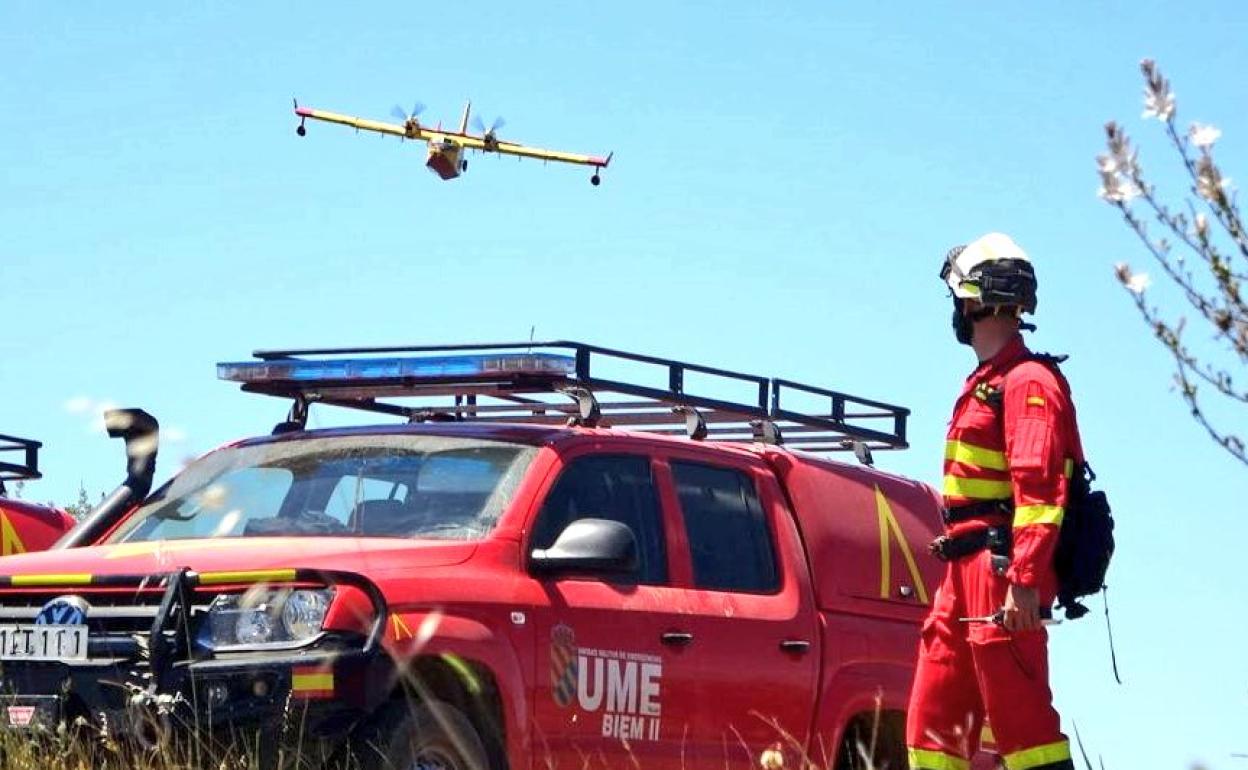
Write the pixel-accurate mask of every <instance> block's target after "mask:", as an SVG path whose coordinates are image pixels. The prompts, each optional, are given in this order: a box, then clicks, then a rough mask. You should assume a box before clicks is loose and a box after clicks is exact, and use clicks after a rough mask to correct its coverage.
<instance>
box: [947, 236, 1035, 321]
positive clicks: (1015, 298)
mask: <svg viewBox="0 0 1248 770" xmlns="http://www.w3.org/2000/svg"><path fill="white" fill-rule="evenodd" d="M940 277H941V279H942V280H944V282H945V283H946V284H948V286H949V290H950V291H952V292H953V296H954V299H955V300H956V299H974V300H979V302H980V303H982V304H983V305H984V306H985V307H987V308H997V307H1006V306H1012V307H1017V308H1019V309H1020V310H1021V311H1022V312H1025V313H1034V312H1036V273H1035V270H1034V269H1032V266H1031V260H1030V259H1029V258H1028V257H1027V253H1026V252H1025V251H1023V250H1022V249H1021V248H1019V247H1018V244H1017V243H1015V242H1014V241H1013V240H1011V239H1010V236H1008V235H1005V234H1003V233H988V234H987V235H985V236H983V237H982V238H980V239H978V240H976V241H972V242H971V243H968V244H967V245H965V246H955V247H954V248H953V249H951V250H950V251H949V253H948V254H947V255H945V264H944V266H943V267H942V268H941V270H940Z"/></svg>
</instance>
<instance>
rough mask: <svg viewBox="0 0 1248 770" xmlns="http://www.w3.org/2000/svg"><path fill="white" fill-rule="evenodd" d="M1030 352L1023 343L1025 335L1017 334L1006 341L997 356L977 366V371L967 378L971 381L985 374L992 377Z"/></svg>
mask: <svg viewBox="0 0 1248 770" xmlns="http://www.w3.org/2000/svg"><path fill="white" fill-rule="evenodd" d="M1028 352H1029V351H1028V350H1027V346H1026V345H1024V344H1023V335H1022V334H1015V335H1014V336H1013V337H1011V338H1010V341H1009V342H1007V343H1005V347H1003V348H1001V349H1000V350H998V351H997V354H996V355H995V356H993V357H992V358H990V359H988V360H987V361H984V362H983V363H981V364H980V365H979V366H978V367H976V368H975V371H973V372H971V374H970V376H969V377H967V378H966V379H967V380H968V381H970V380H973V379H979V378H981V377H985V376H988V377H991V376H992V375H993V374H996V373H998V372H1000V371H1003V370H1005V369H1008V368H1009V367H1010V366H1011V365H1013V364H1014V362H1016V361H1018V359H1020V358H1022V357H1024V356H1026V355H1027V354H1028Z"/></svg>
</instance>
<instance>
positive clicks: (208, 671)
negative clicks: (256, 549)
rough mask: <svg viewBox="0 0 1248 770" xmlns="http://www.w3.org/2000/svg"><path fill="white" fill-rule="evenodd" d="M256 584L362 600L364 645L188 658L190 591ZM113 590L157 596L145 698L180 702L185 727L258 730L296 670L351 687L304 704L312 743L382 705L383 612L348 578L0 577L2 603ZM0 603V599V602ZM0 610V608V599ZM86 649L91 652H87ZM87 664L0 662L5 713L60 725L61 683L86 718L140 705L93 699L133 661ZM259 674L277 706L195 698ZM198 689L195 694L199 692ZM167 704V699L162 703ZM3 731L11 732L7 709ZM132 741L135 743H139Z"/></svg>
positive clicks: (320, 574)
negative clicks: (33, 707)
mask: <svg viewBox="0 0 1248 770" xmlns="http://www.w3.org/2000/svg"><path fill="white" fill-rule="evenodd" d="M261 585H265V586H277V587H280V586H283V585H323V586H335V585H340V586H349V587H352V588H355V589H357V590H359V591H360V592H361V593H363V594H364V595H365V597H367V599H368V601H369V603H370V604H371V606H372V613H373V618H372V621H371V623H370V625H369V626H368V630H367V633H366V634H365V636H364V641H363V644H362V645H360V644H359V642H358V637H355V639H356V641H355V642H353V643H351V644H350V645H348V646H343V645H338V646H337V647H333V648H328V649H326V648H318V647H317V646H315V645H314V644H313V643H311V642H310V643H308V644H305V645H303V646H293V645H292V646H291V647H289V648H282V649H257V650H254V651H248V650H246V648H243V647H238V648H235V649H233V650H231V651H230V652H228V653H222V654H219V655H218V654H213V653H205V654H202V655H199V654H196V651H195V648H194V647H193V644H192V642H191V639H192V638H193V635H194V631H195V629H193V628H192V627H191V623H192V610H193V596H194V595H195V592H196V591H197V590H199V591H200V593H201V595H202V592H203V589H205V588H212V587H215V586H221V587H222V588H224V589H227V590H226V591H223V593H229V592H233V591H230V590H228V589H231V588H234V587H241V586H261ZM118 588H132V589H134V590H135V591H136V593H138V592H142V591H151V590H152V589H153V588H158V589H160V588H163V592H162V593H161V596H160V601H159V603H158V604H157V609H156V612H155V615H154V617H153V619H152V624H151V628H150V631H149V633H148V634H147V643H146V645H145V647H146V651H145V652H144V654H143V655H142V656H141V657H142V658H143V662H142V668H143V669H146V670H145V671H143V672H142V674H143V678H142V681H143V683H144V690H145V692H146V693H147V694H148V695H149V696H151V697H150V698H147V699H146V702H147V703H156V702H159V701H158V698H159V697H160V696H179V695H181V696H183V697H184V698H185V700H184V701H183V703H184V706H183V708H185V707H189V708H191V709H192V710H193V712H194V717H195V718H194V720H193V721H194V724H196V725H202V724H203V722H202V717H203V716H204V715H205V713H207V714H208V715H209V717H210V720H209V724H211V723H212V722H214V721H215V722H216V723H217V724H219V725H220V724H228V725H230V726H231V727H232V728H238V727H240V726H245V725H246V724H248V723H254V724H255V725H256V726H257V727H262V728H263V727H265V726H266V725H267V724H268V723H271V722H272V721H273V719H274V718H275V713H274V711H275V709H276V710H277V711H278V712H280V711H281V710H282V709H283V708H285V707H286V706H287V703H288V699H289V697H290V693H291V688H292V687H293V679H294V673H293V672H294V671H295V669H297V668H306V667H317V666H321V667H322V668H323V670H329V671H333V672H338V673H337V674H336V675H337V676H338V678H339V681H342V680H350V681H349V682H344V684H349V685H350V686H349V687H343V688H339V689H337V690H335V691H334V692H333V697H331V698H329V699H326V700H322V701H316V702H312V701H309V702H307V703H306V704H305V705H306V706H307V707H308V708H309V709H313V710H315V712H316V713H317V714H318V715H320V716H322V717H324V719H323V720H321V721H322V722H323V723H324V724H325V725H327V727H326V729H325V730H324V731H322V732H323V733H324V735H323V736H321V737H324V738H331V739H337V738H341V737H342V734H343V733H344V732H345V731H346V730H347V729H349V727H350V725H351V724H353V723H354V721H355V720H356V719H358V718H361V717H363V716H366V715H367V714H368V713H369V712H370V711H372V709H373V708H374V707H375V706H376V705H377V703H378V702H379V700H380V699H384V697H386V694H387V693H388V691H389V687H388V684H389V682H392V681H393V679H392V677H393V665H392V664H391V663H390V660H389V657H388V656H387V655H385V654H379V653H380V652H381V642H382V638H383V636H384V633H385V629H386V621H387V619H388V614H389V607H388V605H387V603H386V600H385V596H384V595H383V594H382V592H381V589H380V588H378V587H377V585H376V583H374V582H373V581H372V580H370V579H368V578H367V577H364V576H363V575H360V574H358V573H355V572H347V571H342V570H326V569H306V568H303V569H301V568H293V569H260V570H233V571H215V572H208V571H205V572H196V571H194V570H191V569H189V568H182V569H178V570H175V571H172V572H166V573H157V574H147V575H115V574H114V575H94V574H61V575H0V589H6V590H5V592H4V594H9V593H11V591H10V590H8V589H28V590H30V591H38V592H41V593H42V592H51V591H65V592H67V593H72V592H73V591H75V590H80V591H89V590H90V589H118ZM244 590H246V589H244ZM4 594H0V597H2V596H3V595H4ZM149 595H150V594H149ZM0 603H3V600H2V598H0ZM149 606H150V605H149ZM202 622H207V618H206V617H204V619H203V621H202ZM314 641H315V639H314V640H313V642H314ZM357 645H358V646H357ZM88 648H89V649H90V644H89V645H88ZM96 663H98V661H93V660H91V659H88V660H86V661H75V662H73V663H72V664H71V663H70V662H67V661H56V660H52V661H46V660H44V661H36V660H31V661H23V660H21V659H10V660H6V661H4V667H3V673H4V687H5V692H3V693H0V699H2V700H3V702H4V703H8V704H24V703H27V702H29V703H34V704H43V705H39V706H38V708H39V709H43V708H44V707H45V706H46V707H47V708H48V709H49V710H48V712H47V716H48V717H49V718H55V719H56V720H58V721H60V720H64V719H65V718H66V717H67V716H69V714H66V713H65V712H64V711H63V710H62V707H63V706H64V703H65V697H66V695H65V690H64V687H65V684H66V683H69V684H70V685H71V689H76V688H77V686H78V685H81V687H80V691H81V693H86V695H85V696H83V699H84V701H85V703H84V708H85V711H86V712H87V713H86V716H88V717H97V716H99V715H100V714H105V715H108V714H110V712H111V713H112V714H114V715H117V714H118V713H119V712H120V711H127V710H130V711H132V710H133V709H134V707H135V704H136V703H139V704H140V706H142V703H143V701H142V700H136V699H134V698H128V699H126V700H125V701H124V704H125V705H124V706H123V708H121V709H118V708H117V705H118V704H117V703H116V701H115V700H113V701H111V702H107V703H106V701H109V699H107V698H105V697H103V696H102V693H103V692H104V688H103V687H102V686H101V685H102V684H103V683H104V680H106V679H107V678H109V677H110V676H116V675H117V674H118V673H119V672H120V671H122V670H129V671H130V672H133V671H134V668H133V666H134V665H135V661H134V660H127V661H124V662H118V661H116V660H114V661H112V662H105V663H102V664H100V665H94V664H96ZM260 673H262V674H264V675H266V676H269V675H272V681H277V682H279V683H283V684H282V685H281V686H282V687H285V688H286V689H285V697H282V696H283V691H282V689H281V687H279V688H278V690H277V691H276V692H274V693H272V695H271V697H269V698H268V699H266V700H264V702H263V703H251V704H246V705H240V704H232V703H217V704H207V703H205V701H204V700H203V698H202V697H201V696H203V695H204V692H203V691H204V687H203V686H202V685H203V683H204V682H210V681H218V682H226V681H229V678H230V677H236V678H237V677H243V676H254V675H256V674H260ZM121 678H123V679H126V678H128V677H121ZM53 680H55V681H58V682H60V684H58V685H57V686H58V687H61V688H62V690H61V693H60V694H59V695H58V694H56V690H52V692H49V690H50V689H52V688H51V687H50V686H49V685H48V682H50V681H53ZM197 682H198V683H200V685H201V686H200V687H198V688H197V687H196V683H197ZM197 689H198V691H199V693H198V695H197V694H196V690H197ZM344 693H349V694H344ZM76 697H77V696H76ZM168 702H169V701H168V700H167V699H166V700H165V703H168ZM168 711H169V709H166V713H164V714H163V715H162V721H163V722H164V723H165V724H166V725H168V724H169V722H170V720H169V719H168V713H167V712H168ZM214 713H215V714H217V718H216V719H215V720H214V719H211V716H212V714H214ZM2 718H3V714H2V713H0V719H2ZM121 721H123V722H124V720H121ZM190 721H191V720H188V722H190ZM8 724H9V726H15V724H14V721H13V717H12V709H10V715H9V719H8ZM138 737H140V739H142V738H143V736H141V735H140V736H138ZM162 737H163V736H162ZM144 742H146V741H144Z"/></svg>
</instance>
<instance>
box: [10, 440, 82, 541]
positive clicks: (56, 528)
mask: <svg viewBox="0 0 1248 770" xmlns="http://www.w3.org/2000/svg"><path fill="white" fill-rule="evenodd" d="M41 446H42V445H41V444H40V443H39V442H38V441H32V440H31V439H26V438H17V437H16V436H0V556H9V555H11V554H15V553H26V552H27V551H42V550H44V549H47V548H50V547H52V544H53V543H55V542H56V541H57V540H59V539H60V538H61V535H64V534H65V533H66V532H68V531H69V530H70V528H71V527H73V526H74V517H72V516H70V515H69V514H68V513H66V512H65V511H62V510H61V509H60V508H55V507H53V506H50V505H39V504H37V503H28V502H26V501H24V500H16V499H13V498H10V497H9V496H8V491H7V489H6V488H5V485H4V484H5V482H6V481H26V480H28V479H37V478H41V477H42V474H41V473H40V472H39V448H40V447H41ZM14 455H17V458H16V459H15V458H14V457H13V456H14Z"/></svg>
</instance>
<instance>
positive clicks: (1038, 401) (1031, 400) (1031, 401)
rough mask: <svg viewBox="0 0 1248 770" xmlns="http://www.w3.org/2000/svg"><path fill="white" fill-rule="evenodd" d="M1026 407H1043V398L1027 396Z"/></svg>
mask: <svg viewBox="0 0 1248 770" xmlns="http://www.w3.org/2000/svg"><path fill="white" fill-rule="evenodd" d="M1027 406H1044V396H1028V397H1027Z"/></svg>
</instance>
